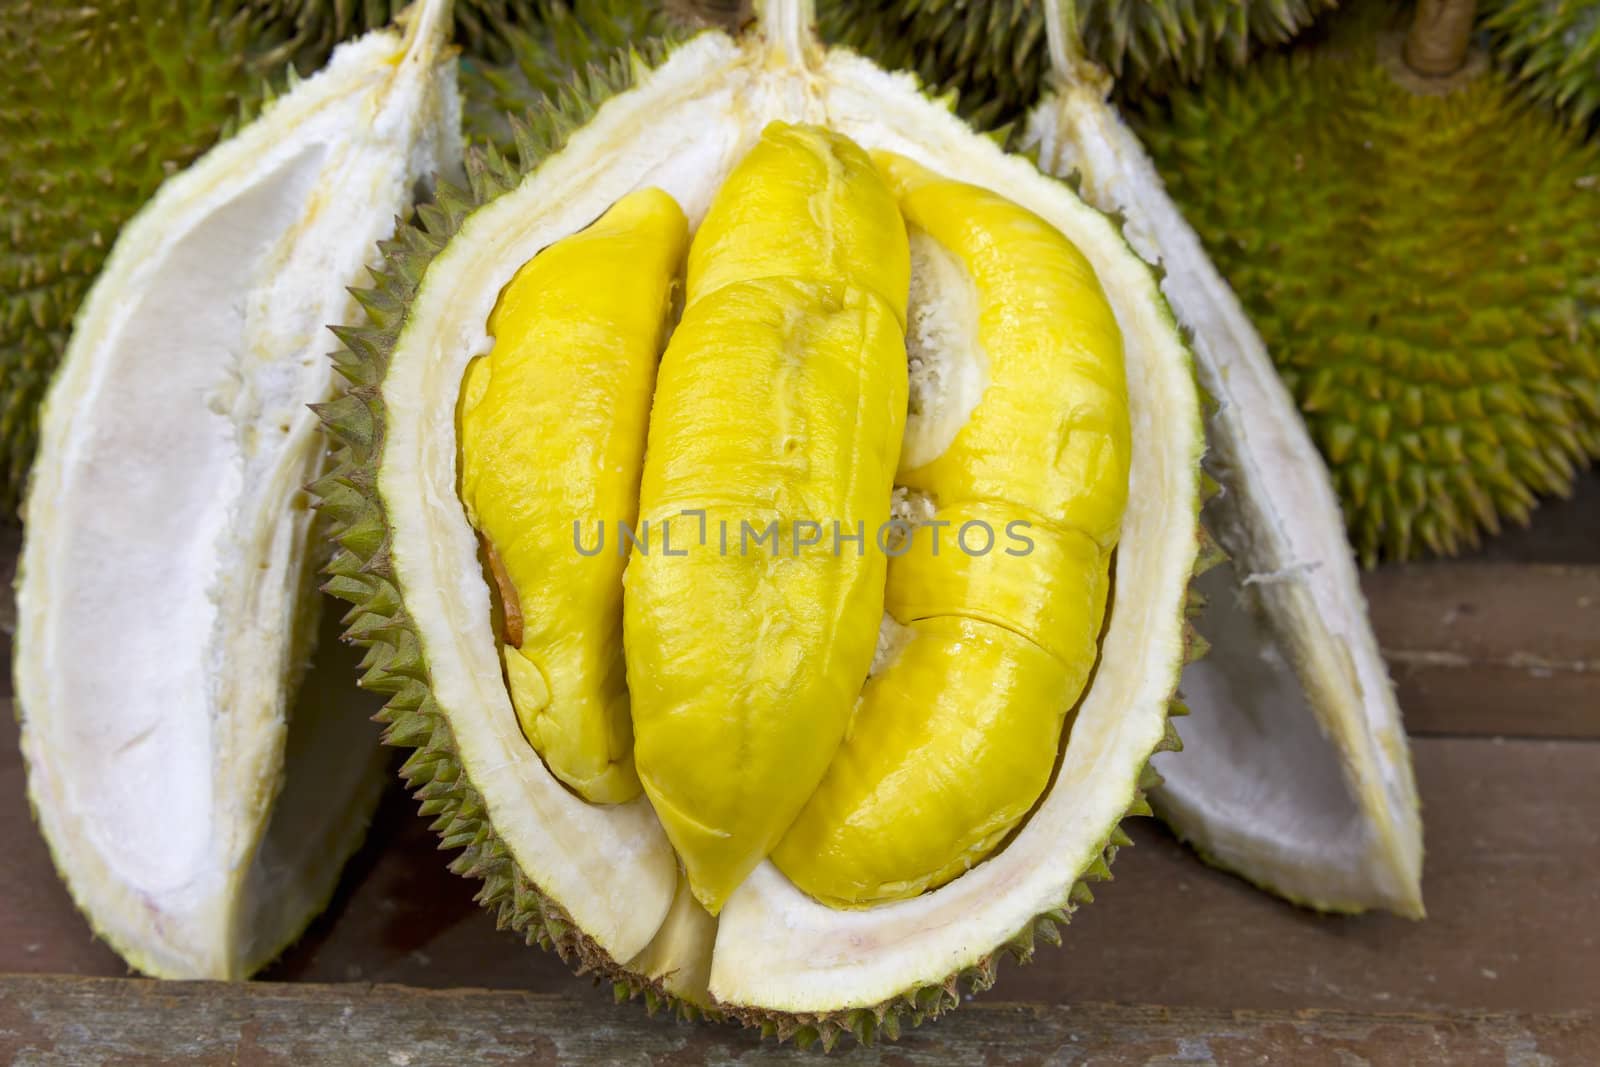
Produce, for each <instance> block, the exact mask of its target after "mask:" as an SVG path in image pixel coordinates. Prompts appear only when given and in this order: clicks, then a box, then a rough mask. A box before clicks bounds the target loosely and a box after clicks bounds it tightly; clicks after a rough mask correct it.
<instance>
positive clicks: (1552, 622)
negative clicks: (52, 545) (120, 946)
mask: <svg viewBox="0 0 1600 1067" xmlns="http://www.w3.org/2000/svg"><path fill="white" fill-rule="evenodd" d="M15 540H16V538H15V533H14V532H12V533H9V534H7V535H6V540H5V543H4V546H3V547H4V551H5V557H6V560H7V561H9V559H10V557H11V556H12V554H13V552H14V546H15ZM1365 586H1366V591H1367V595H1368V597H1369V599H1370V601H1371V605H1372V612H1373V618H1374V623H1375V625H1376V627H1377V630H1378V636H1379V641H1380V644H1381V645H1382V646H1383V648H1384V651H1385V655H1386V656H1387V657H1388V660H1389V664H1390V669H1391V672H1392V673H1393V675H1394V677H1395V680H1396V682H1397V684H1398V686H1399V693H1400V701H1401V706H1402V707H1403V708H1404V710H1405V714H1406V723H1407V727H1408V728H1409V729H1410V731H1411V733H1412V736H1413V741H1412V745H1413V753H1414V756H1415V760H1416V769H1417V777H1418V782H1419V786H1420V789H1421V793H1422V802H1423V805H1424V816H1425V819H1426V827H1427V863H1426V870H1425V876H1424V890H1425V893H1426V900H1427V905H1428V911H1429V917H1428V919H1427V920H1426V921H1424V922H1420V923H1417V922H1410V921H1407V920H1404V919H1398V918H1394V917H1391V916H1387V915H1368V916H1356V917H1346V916H1319V915H1316V914H1313V913H1310V912H1307V911H1302V910H1299V909H1296V908H1294V907H1291V906H1289V905H1287V904H1283V903H1281V902H1279V901H1277V900H1275V899H1273V898H1271V897H1268V896H1266V895H1265V894H1262V893H1260V892H1258V891H1256V890H1254V889H1252V888H1251V887H1250V886H1248V885H1246V884H1245V883H1243V882H1241V881H1239V880H1238V879H1236V878H1234V877H1232V876H1230V875H1227V874H1224V873H1221V872H1219V871H1215V870H1212V869H1209V868H1207V867H1205V866H1203V865H1202V864H1201V863H1200V862H1199V861H1198V860H1197V859H1195V857H1194V856H1193V855H1192V854H1190V853H1189V852H1188V851H1186V850H1185V848H1184V847H1183V846H1182V845H1181V844H1179V843H1178V842H1177V841H1176V840H1174V839H1173V837H1172V836H1171V834H1169V833H1168V832H1167V831H1165V830H1164V829H1162V828H1161V827H1160V826H1159V825H1156V824H1154V823H1152V822H1151V821H1150V820H1136V821H1135V823H1134V824H1133V825H1132V826H1131V827H1130V829H1131V832H1132V836H1133V838H1134V841H1135V843H1136V845H1137V847H1135V848H1132V849H1127V850H1124V851H1123V853H1122V854H1121V855H1120V856H1119V857H1118V858H1117V862H1116V865H1115V868H1114V873H1115V875H1116V878H1115V881H1113V882H1110V883H1107V884H1105V885H1103V886H1097V887H1096V897H1097V899H1096V901H1095V903H1094V904H1093V905H1091V906H1090V907H1088V908H1085V909H1083V910H1081V911H1080V912H1079V913H1078V915H1077V917H1076V918H1075V919H1074V921H1073V923H1072V925H1071V927H1070V928H1068V929H1067V930H1066V931H1065V932H1064V937H1065V945H1064V947H1062V948H1052V947H1049V946H1044V947H1042V948H1041V950H1040V952H1039V953H1038V955H1037V957H1036V959H1035V960H1034V962H1033V963H1032V964H1030V965H1028V966H1025V967H1018V966H1014V965H1012V964H1010V963H1009V962H1008V963H1005V964H1002V965H1001V974H1000V980H999V982H998V984H997V985H996V987H995V988H994V989H993V990H991V991H989V992H988V993H985V994H983V995H981V996H978V997H975V998H972V999H971V1000H970V1001H969V1002H968V1003H967V1004H965V1005H964V1006H963V1007H962V1008H961V1009H960V1010H959V1011H957V1012H955V1013H954V1014H953V1015H950V1016H948V1017H946V1018H944V1019H942V1020H940V1021H939V1022H937V1023H933V1024H930V1025H924V1026H923V1027H921V1028H920V1029H917V1030H913V1031H909V1032H908V1033H906V1034H905V1035H904V1036H903V1037H902V1039H901V1040H900V1041H899V1042H898V1043H895V1044H889V1045H881V1046H878V1047H875V1048H872V1049H861V1048H856V1047H854V1046H853V1045H852V1044H851V1043H850V1042H849V1040H848V1039H846V1041H844V1042H842V1043H841V1045H840V1047H839V1048H838V1049H836V1050H835V1052H834V1056H833V1060H834V1061H835V1062H842V1063H851V1062H857V1061H863V1062H864V1061H871V1062H889V1063H904V1064H924V1063H926V1064H959V1063H1031V1062H1052V1063H1079V1062H1085V1063H1105V1064H1123V1063H1139V1064H1144V1063H1212V1062H1215V1063H1260V1062H1273V1063H1293V1064H1324V1063H1326V1064H1340V1065H1343V1064H1361V1063H1373V1064H1410V1063H1429V1062H1444V1063H1505V1064H1517V1065H1534V1064H1565V1063H1573V1064H1600V475H1595V474H1591V475H1589V476H1588V477H1587V478H1586V479H1585V480H1583V482H1582V483H1581V485H1580V490H1579V492H1578V494H1577V495H1576V496H1575V498H1574V499H1573V500H1571V501H1567V502H1559V503H1554V504H1549V505H1546V506H1545V507H1544V508H1543V509H1541V511H1540V512H1539V513H1538V514H1537V516H1536V521H1535V523H1534V525H1533V527H1532V528H1530V529H1528V530H1525V531H1514V532H1512V533H1510V534H1508V535H1506V536H1504V537H1502V538H1501V539H1499V540H1497V541H1496V542H1494V543H1493V544H1492V545H1491V546H1490V547H1489V548H1488V549H1486V550H1485V551H1483V552H1480V553H1477V554H1475V555H1474V556H1472V557H1471V558H1468V559H1463V560H1459V561H1451V562H1437V563H1425V564H1414V565H1410V566H1389V567H1384V568H1380V569H1379V570H1377V571H1375V572H1373V573H1371V574H1368V575H1367V576H1366V581H1365ZM0 624H3V628H4V630H5V631H7V632H9V630H10V626H9V620H8V619H0ZM114 636H115V635H106V634H100V635H94V634H86V635H84V642H85V655H92V654H93V643H94V642H95V641H100V640H113V639H114ZM0 640H6V639H5V638H3V637H0ZM7 645H8V646H9V641H8V640H7ZM5 692H6V696H7V697H9V684H7V685H6V687H5ZM1180 726H1181V723H1180ZM444 859H445V857H443V856H441V855H440V854H439V853H438V852H437V850H436V848H435V839H434V838H433V836H432V835H431V834H430V833H428V831H427V828H426V826H425V824H424V822H423V820H421V819H419V818H417V817H416V816H415V815H414V814H413V812H412V804H411V802H410V801H409V800H408V799H407V798H406V797H405V796H404V795H403V794H402V793H401V792H400V791H399V789H398V787H396V788H395V789H394V790H392V791H391V793H390V794H389V795H388V796H387V797H386V799H385V801H384V803H383V806H382V808H381V809H380V811H379V813H378V816H377V820H376V822H375V824H374V826H373V829H372V833H371V836H370V838H369V840H368V842H367V845H366V846H365V847H364V848H363V850H362V851H361V852H360V854H359V855H358V856H357V857H356V859H355V860H354V861H353V862H352V864H351V866H350V868H349V869H348V871H347V872H346V874H345V878H344V881H343V883H342V885H341V887H340V890H339V892H338V895H337V897H336V898H335V900H334V902H333V905H332V906H331V908H330V909H329V911H328V912H327V914H325V915H324V916H323V917H322V918H321V919H319V920H318V921H317V922H316V924H315V925H314V926H313V927H312V929H311V930H310V932H309V933H308V934H307V935H306V936H305V937H304V938H302V940H301V941H300V943H299V944H298V945H296V946H295V947H293V948H291V949H290V950H289V951H288V952H287V953H286V954H285V956H284V957H283V958H282V959H281V960H280V961H279V962H277V963H276V964H275V965H273V966H272V967H271V968H270V969H269V970H268V971H267V972H266V973H265V974H264V975H263V976H262V978H263V980H262V981H258V982H253V983H249V984H235V985H225V984H213V983H157V982H151V981H147V980H143V979H137V978H132V977H129V976H128V972H127V969H126V967H125V966H124V965H123V964H122V962H121V961H120V960H119V959H118V958H117V956H116V955H115V954H114V953H112V952H111V950H110V949H108V948H106V947H105V946H104V945H102V944H100V943H99V942H97V941H95V940H94V938H93V937H92V935H91V934H90V931H89V927H88V925H87V923H85V921H84V920H83V918H82V917H81V916H79V915H78V913H77V912H76V911H75V910H74V909H73V906H72V902H71V900H70V899H69V898H68V896H67V894H66V891H65V890H64V889H63V888H62V887H61V884H60V882H59V881H58V880H57V878H56V876H55V872H54V871H53V869H52V868H51V865H50V859H49V855H48V854H47V852H46V850H45V846H44V843H43V841H42V840H41V838H40V837H39V834H38V832H37V831H36V829H35V828H34V825H33V822H32V819H31V816H30V813H29V811H28V807H27V802H26V799H25V793H24V779H23V770H22V765H21V760H20V758H19V756H18V753H17V746H16V732H15V730H14V729H12V730H7V731H5V732H4V734H3V737H0V1062H6V1063H11V1062H18V1063H38V1064H72V1065H78V1064H102V1063H104V1064H123V1063H130V1062H137V1063H142V1064H162V1063H238V1064H278V1063H284V1064H295V1065H297V1067H299V1065H310V1064H322V1063H329V1064H356V1063H377V1064H395V1065H413V1067H421V1065H423V1064H433V1063H489V1062H492V1063H543V1062H552V1063H554V1062H571V1063H589V1062H594V1063H609V1062H641V1063H643V1062H672V1063H679V1064H698V1063H715V1062H731V1061H738V1062H740V1063H756V1062H764V1061H766V1060H769V1059H778V1058H785V1059H788V1058H795V1057H798V1056H801V1055H808V1054H807V1053H800V1052H797V1051H795V1050H792V1049H788V1048H782V1049H780V1048H778V1047H776V1046H773V1045H772V1044H770V1043H768V1044H763V1043H762V1042H760V1041H759V1040H758V1039H757V1038H756V1037H755V1036H754V1035H753V1034H750V1033H748V1032H745V1031H740V1030H735V1029H732V1028H729V1027H723V1026H714V1025H709V1024H691V1023H680V1022H674V1021H672V1020H670V1019H667V1018H665V1017H662V1016H657V1017H656V1018H653V1019H652V1018H649V1017H647V1016H646V1015H645V1012H644V1010H643V1008H642V1007H641V1006H639V1005H628V1006H621V1007H619V1006H615V1005H614V1004H613V1003H612V996H611V992H610V989H609V988H599V987H596V986H594V985H593V984H591V983H590V982H589V981H588V980H586V979H574V978H573V977H572V976H571V974H570V973H569V971H568V969H567V968H566V966H565V965H563V964H562V963H561V962H560V961H559V960H557V959H556V958H555V957H553V956H551V955H549V954H546V953H544V952H541V951H538V950H535V949H529V948H525V947H524V946H523V945H522V944H521V943H520V940H519V939H518V938H517V937H515V936H514V935H512V934H510V933H508V932H502V931H497V930H496V929H495V927H494V922H493V920H492V919H491V917H490V916H489V915H488V914H487V913H485V912H482V911H481V910H480V909H479V908H478V907H477V906H476V905H475V904H474V903H473V902H472V894H473V892H474V888H475V887H474V884H473V883H469V882H467V881H464V880H462V879H460V878H457V877H455V876H454V875H451V874H450V873H448V872H447V871H446V870H445V868H444Z"/></svg>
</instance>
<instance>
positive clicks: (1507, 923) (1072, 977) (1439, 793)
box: [272, 738, 1600, 1011]
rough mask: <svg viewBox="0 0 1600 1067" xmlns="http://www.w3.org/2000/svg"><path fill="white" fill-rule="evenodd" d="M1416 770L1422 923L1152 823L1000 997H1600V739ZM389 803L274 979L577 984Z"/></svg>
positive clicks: (1198, 1000) (1456, 744)
mask: <svg viewBox="0 0 1600 1067" xmlns="http://www.w3.org/2000/svg"><path fill="white" fill-rule="evenodd" d="M1417 761H1418V773H1419V776H1420V786H1421V790H1422V797H1423V804H1424V806H1425V810H1426V813H1427V819H1428V838H1427V841H1428V861H1427V868H1426V872H1425V882H1424V889H1425V893H1426V896H1427V902H1428V907H1429V911H1430V918H1429V919H1428V920H1427V921H1425V922H1421V923H1413V922H1408V921H1406V920H1403V919H1397V918H1394V917H1393V916H1388V915H1370V916H1358V917H1325V916H1318V915H1315V914H1312V913H1309V912H1306V911H1303V910H1300V909H1297V908H1293V907H1290V906H1288V905H1285V904H1283V903H1281V902H1279V901H1277V900H1275V899H1273V898H1271V897H1269V896H1267V895H1265V894H1263V893H1261V892H1259V891H1257V890H1256V889H1254V888H1252V887H1250V886H1248V885H1246V884H1245V883H1243V882H1241V881H1239V880H1238V879H1236V878H1234V877H1232V876H1230V875H1227V874H1223V873H1221V872H1219V871H1215V870H1211V869H1209V868H1206V867H1204V866H1203V865H1201V864H1200V863H1199V862H1198V861H1197V860H1196V859H1195V857H1194V855H1193V853H1191V852H1189V851H1188V850H1187V849H1185V848H1184V847H1183V846H1181V845H1179V844H1178V843H1177V842H1176V841H1174V840H1173V839H1172V838H1171V836H1170V835H1168V834H1167V833H1166V832H1165V831H1163V830H1161V829H1160V828H1159V827H1157V826H1155V825H1153V824H1150V823H1143V824H1142V825H1140V826H1139V827H1138V828H1136V830H1135V833H1134V838H1135V840H1136V841H1137V842H1138V847H1136V848H1134V849H1131V850H1127V851H1125V852H1124V853H1123V854H1122V855H1121V856H1120V857H1118V860H1117V863H1116V868H1115V871H1116V881H1115V882H1113V883H1110V884H1108V885H1105V886H1103V887H1100V888H1098V889H1097V890H1096V893H1097V900H1096V901H1095V903H1094V904H1092V905H1090V906H1089V907H1087V908H1085V909H1083V910H1082V911H1080V912H1079V914H1078V917H1077V919H1076V920H1075V921H1074V923H1073V925H1072V927H1071V928H1070V929H1069V930H1067V931H1066V933H1065V936H1066V944H1065V945H1064V946H1063V947H1062V948H1059V949H1054V948H1048V947H1047V948H1044V949H1042V950H1041V951H1040V952H1039V954H1038V957H1037V959H1036V961H1035V962H1034V963H1033V964H1032V965H1030V966H1027V967H1012V966H1006V967H1003V968H1002V973H1001V979H1000V984H999V986H998V987H997V989H996V991H995V995H996V996H998V997H1002V998H1004V999H1006V1000H1016V1001H1039V1002H1043V1003H1057V1004H1071V1003H1076V1002H1081V1001H1088V1000H1115V1001H1122V1002H1127V1003H1137V1002H1150V1001H1155V1002H1159V1003H1164V1004H1172V1005H1188V1006H1197V1007H1206V1008H1218V1009H1222V1008H1254V1009H1291V1008H1302V1007H1321V1008H1337V1009H1349V1010H1363V1011H1384V1010H1389V1011H1426V1010H1435V1009H1440V1008H1448V1007H1459V1008H1474V1009H1484V1010H1503V1011H1567V1010H1578V1009H1582V1008H1587V1007H1593V1006H1596V1005H1600V821H1597V820H1596V819H1595V818H1594V815H1593V813H1594V812H1595V811H1597V810H1600V744H1595V743H1591V742H1539V741H1507V742H1497V741H1493V740H1488V739H1464V740H1455V739H1430V738H1424V739H1421V740H1419V741H1418V743H1417ZM394 808H395V809H396V810H394V811H393V813H392V815H391V816H390V817H389V818H386V819H385V821H384V823H383V825H382V826H381V828H380V830H379V833H380V834H381V835H392V836H390V837H389V841H388V843H387V844H384V843H383V842H381V841H380V842H377V843H376V844H378V845H379V847H381V848H382V852H381V853H380V854H379V855H378V856H377V858H376V860H375V862H373V865H372V866H371V868H370V869H368V870H366V871H365V872H363V873H362V874H361V875H359V884H358V885H355V886H353V887H352V889H351V891H350V892H349V893H348V895H345V896H343V897H341V904H340V908H341V911H340V913H339V914H338V916H337V917H336V918H335V919H334V920H333V921H330V922H327V923H324V924H319V925H318V927H317V928H316V929H315V930H314V931H313V933H312V936H310V937H309V938H307V939H306V940H305V941H304V942H303V943H302V944H301V945H300V946H298V947H297V948H295V949H293V950H291V951H290V953H289V955H288V956H287V957H286V958H285V959H284V960H283V961H282V962H281V963H280V964H279V965H278V967H277V968H276V969H275V970H274V971H273V972H272V973H273V974H274V975H275V976H278V977H285V978H288V977H295V978H305V979H315V980H322V981H340V980H348V979H351V978H364V979H371V980H378V981H401V982H406V983H409V984H415V985H432V986H452V985H476V986H481V985H488V986H506V987H518V988H524V989H537V990H541V991H547V992H557V993H559V992H562V991H564V990H566V989H568V988H569V983H570V982H571V981H572V979H571V978H570V977H568V975H567V972H566V968H565V967H564V966H563V965H562V964H561V963H560V962H559V961H557V960H555V959H554V958H553V957H551V956H549V955H547V954H545V953H541V952H536V951H530V950H525V949H524V948H523V947H522V946H521V945H520V944H518V943H517V942H516V939H515V938H513V937H512V936H510V935H509V934H503V933H499V932H497V931H494V930H492V929H491V924H490V923H488V922H486V921H484V919H483V918H482V917H481V916H478V915H476V914H475V911H476V909H475V908H474V906H473V905H472V904H471V902H470V900H469V894H468V891H467V887H465V886H463V885H461V884H459V880H457V879H455V878H454V877H453V876H451V875H449V874H448V873H446V872H444V871H443V864H442V862H441V857H440V856H439V855H438V853H436V852H435V851H433V846H432V839H431V838H430V837H429V836H428V834H427V833H426V830H425V829H424V828H423V827H421V826H420V824H419V821H418V820H416V819H415V818H409V817H406V818H401V819H399V820H398V821H390V819H391V818H392V817H393V816H394V815H398V816H404V815H405V812H404V810H403V804H402V803H396V804H395V805H394ZM1141 822H1142V821H1141Z"/></svg>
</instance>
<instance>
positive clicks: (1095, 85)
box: [1044, 0, 1111, 96]
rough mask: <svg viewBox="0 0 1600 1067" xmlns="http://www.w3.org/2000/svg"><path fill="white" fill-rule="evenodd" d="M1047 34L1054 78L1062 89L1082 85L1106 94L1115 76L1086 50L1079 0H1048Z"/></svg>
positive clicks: (1051, 71) (1045, 23) (1045, 4)
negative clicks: (1079, 13) (1087, 54)
mask: <svg viewBox="0 0 1600 1067" xmlns="http://www.w3.org/2000/svg"><path fill="white" fill-rule="evenodd" d="M1044 36H1045V43H1046V45H1047V46H1048V47H1049V50H1050V80H1051V82H1052V83H1053V84H1054V85H1055V87H1056V88H1057V89H1059V90H1062V91H1065V90H1066V89H1069V88H1071V87H1073V86H1082V87H1086V88H1089V89H1091V90H1092V91H1094V92H1097V93H1099V94H1100V95H1102V96H1104V95H1106V94H1108V93H1109V92H1110V91H1111V79H1110V77H1109V76H1108V75H1107V74H1106V72H1105V71H1103V70H1101V69H1100V68H1099V67H1098V66H1096V65H1095V64H1094V62H1092V61H1091V60H1090V59H1089V58H1088V57H1087V56H1086V55H1084V53H1083V38H1082V37H1081V36H1080V35H1079V33H1078V0H1044Z"/></svg>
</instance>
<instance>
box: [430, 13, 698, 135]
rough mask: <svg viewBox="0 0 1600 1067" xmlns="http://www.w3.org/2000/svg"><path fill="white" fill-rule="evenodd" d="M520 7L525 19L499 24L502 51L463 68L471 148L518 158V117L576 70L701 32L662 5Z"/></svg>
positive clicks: (472, 59)
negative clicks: (621, 53)
mask: <svg viewBox="0 0 1600 1067" xmlns="http://www.w3.org/2000/svg"><path fill="white" fill-rule="evenodd" d="M518 6H519V11H518V17H517V18H515V19H501V20H499V21H497V22H496V23H495V40H494V47H493V48H485V49H484V50H483V51H482V52H481V54H478V55H472V54H468V55H466V56H464V57H463V62H462V65H461V95H462V100H463V108H462V127H463V132H464V133H465V134H466V138H467V143H468V144H479V145H482V144H487V145H493V146H495V148H496V149H498V150H499V151H500V152H502V153H504V154H506V155H515V153H516V138H515V134H514V131H513V129H512V117H513V116H521V115H525V114H527V113H528V112H530V111H535V110H537V109H538V108H539V107H540V106H541V105H542V104H543V102H544V101H546V100H549V99H551V98H554V97H556V96H557V95H558V94H559V93H560V92H561V90H562V89H563V88H565V87H566V86H567V85H568V83H569V81H570V79H571V77H572V72H573V71H581V70H584V69H586V68H588V67H590V66H597V65H598V66H604V65H605V63H606V62H607V61H608V60H609V59H610V57H612V56H614V55H616V54H617V53H618V52H619V50H622V49H626V48H631V47H637V46H644V45H646V44H647V43H648V42H663V43H670V42H673V41H676V40H680V39H682V38H683V37H684V36H686V35H687V33H688V32H690V31H691V30H693V29H698V28H700V27H698V26H696V25H694V24H693V20H692V19H691V18H690V17H689V16H688V15H687V14H685V13H683V12H680V11H677V10H671V11H669V10H667V8H666V7H665V6H664V5H663V4H661V3H657V2H654V0H521V2H520V3H519V5H518Z"/></svg>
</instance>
